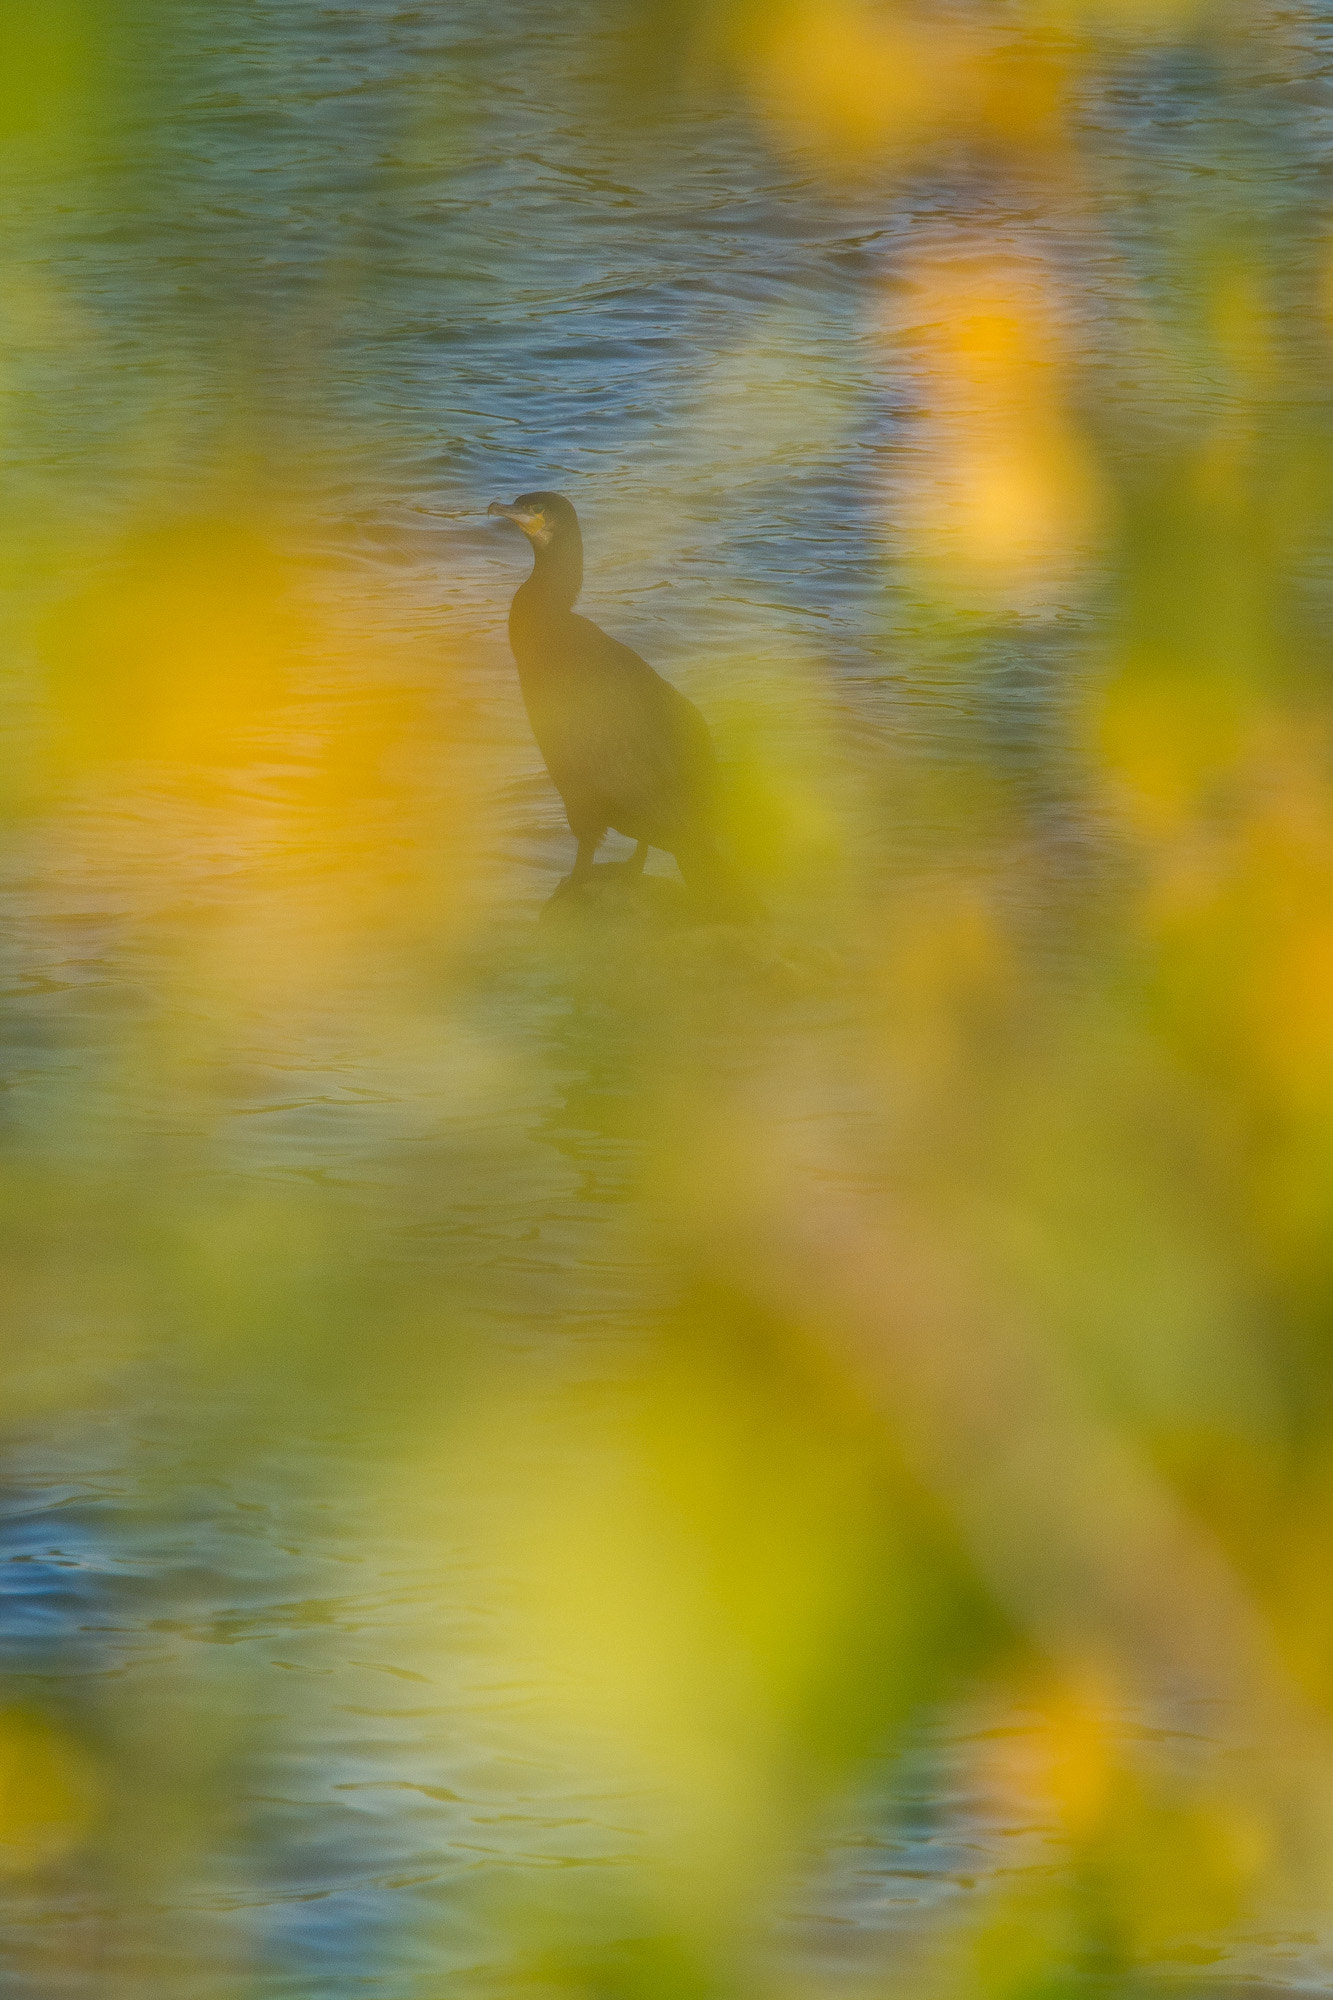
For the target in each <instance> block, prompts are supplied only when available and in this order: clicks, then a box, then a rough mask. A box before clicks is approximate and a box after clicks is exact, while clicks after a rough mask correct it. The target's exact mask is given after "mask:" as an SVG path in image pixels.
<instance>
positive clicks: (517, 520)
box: [486, 500, 541, 535]
mask: <svg viewBox="0 0 1333 2000" xmlns="http://www.w3.org/2000/svg"><path fill="white" fill-rule="evenodd" d="M486 512H487V513H488V514H494V515H495V517H496V519H497V520H500V521H512V522H513V523H514V525H515V527H518V528H522V530H523V532H524V534H525V535H528V534H531V532H532V530H533V529H534V528H536V527H539V526H540V525H541V515H540V514H522V513H520V512H519V510H518V508H517V507H507V506H506V505H505V503H504V501H503V500H492V502H491V504H490V506H489V507H488V508H487V509H486Z"/></svg>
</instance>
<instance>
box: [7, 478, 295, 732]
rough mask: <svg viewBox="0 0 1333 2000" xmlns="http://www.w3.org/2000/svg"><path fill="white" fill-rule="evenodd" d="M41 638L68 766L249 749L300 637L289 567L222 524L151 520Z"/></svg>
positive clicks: (282, 688)
mask: <svg viewBox="0 0 1333 2000" xmlns="http://www.w3.org/2000/svg"><path fill="white" fill-rule="evenodd" d="M92 568H93V574H92V576H91V578H90V579H89V580H88V581H86V582H85V583H84V584H83V585H82V586H81V588H79V589H78V590H77V591H75V592H74V593H73V594H72V595H71V596H70V597H68V598H67V599H66V600H65V601H64V602H63V603H62V604H60V605H58V606H57V608H56V610H55V611H54V612H53V614H52V615H51V617H50V618H49V619H48V621H47V625H46V629H45V632H44V634H43V642H44V643H43V650H44V653H45V657H46V662H47V669H48V676H49V685H50V691H51V702H52V710H53V716H54V718H55V720H56V722H57V726H58V739H57V740H58V745H59V750H60V753H61V754H62V756H63V757H64V758H65V759H68V760H72V761H74V762H76V763H80V764H86V763H102V762H104V761H107V760H119V759H124V758H131V759H139V758H147V759H162V758H165V759H170V760H176V759H187V760H191V761H203V762H212V761H218V760H224V761H225V760H227V759H229V758H233V757H236V756H245V755H246V754H247V753H252V752H253V749H254V745H255V736H256V732H257V731H259V730H260V729H262V727H263V726H264V724H265V723H266V722H269V721H271V719H272V717H273V714H274V712H275V710H276V709H277V708H278V707H279V706H280V704H281V702H282V700H283V698H284V696H285V694H286V692H287V687H288V680H289V675H290V671H291V663H292V657H293V654H294V652H295V650H296V648H297V646H298V645H299V643H300V641H301V639H302V637H303V636H304V622H303V620H302V618H301V616H300V613H299V611H298V609H297V605H296V601H295V595H294V591H293V587H292V576H291V571H290V566H289V564H288V563H287V562H286V560H285V559H284V557H283V555H282V554H281V552H280V551H279V550H278V549H277V548H276V547H275V546H274V545H273V543H271V542H270V541H268V540H267V539H266V538H265V537H264V536H263V535H262V534H260V533H259V532H257V531H256V530H255V529H253V528H251V527H249V526H247V525H244V524H243V523H242V522H241V521H239V520H238V519H236V518H232V517H227V516H223V517H200V518H197V519H194V520H189V521H184V522H179V523H173V524H170V525H165V526H164V525H155V526H152V527H148V528H146V529H144V530H143V531H142V532H140V533H138V534H136V535H133V536H131V537H130V538H128V539H127V540H126V541H125V542H124V543H122V544H121V546H120V547H119V548H116V549H113V550H111V551H109V552H107V553H106V554H105V556H104V557H103V558H102V559H101V560H100V561H98V562H96V563H94V564H93V565H92Z"/></svg>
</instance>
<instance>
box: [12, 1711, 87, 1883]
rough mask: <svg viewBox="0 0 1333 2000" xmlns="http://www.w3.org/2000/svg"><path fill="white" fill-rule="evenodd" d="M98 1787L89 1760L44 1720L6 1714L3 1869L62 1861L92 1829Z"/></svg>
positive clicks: (24, 1714)
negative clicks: (91, 1823)
mask: <svg viewBox="0 0 1333 2000" xmlns="http://www.w3.org/2000/svg"><path fill="white" fill-rule="evenodd" d="M95 1801H96V1786H95V1783H94V1780H93V1776H92V1772H91V1769H90V1766H89V1764H88V1762H87V1759H86V1758H85V1757H84V1755H83V1754H82V1753H81V1752H80V1751H79V1750H78V1749H77V1747H76V1746H75V1745H74V1744H73V1743H72V1742H71V1741H70V1739H69V1738H68V1737H66V1736H64V1735H62V1734H61V1732H60V1731H59V1730H57V1729H56V1728H55V1727H54V1726H53V1725H52V1724H51V1723H49V1722H47V1721H46V1720H45V1718H44V1717H42V1716H39V1715H34V1714H31V1713H29V1712H28V1711H26V1710H23V1709H11V1710H9V1711H8V1712H7V1713H0V1871H6V1872H9V1873H22V1872H25V1871H27V1870H29V1869H33V1868H40V1867H42V1866H44V1865H45V1864H46V1863H48V1862H51V1861H54V1860H58V1859H59V1857H60V1856H61V1855H62V1854H65V1853H67V1852H68V1851H69V1849H70V1848H72V1847H74V1846H76V1845H77V1844H78V1842H79V1841H80V1840H81V1839H82V1838H83V1836H84V1834H85V1833H86V1832H87V1830H88V1826H89V1823H90V1821H91V1818H92V1813H93V1808H94V1805H95Z"/></svg>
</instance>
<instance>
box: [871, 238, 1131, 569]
mask: <svg viewBox="0 0 1333 2000" xmlns="http://www.w3.org/2000/svg"><path fill="white" fill-rule="evenodd" d="M1057 303H1058V302H1057V301H1055V300H1053V299H1052V298H1051V297H1050V296H1049V291H1048V281H1047V280H1046V278H1045V275H1044V273H1042V272H1041V271H1040V270H1039V269H1038V268H1037V267H1036V265H1035V264H1034V265H1031V266H1029V265H1025V264H1024V263H1022V262H1021V261H1019V260H1010V261H993V260H988V259H976V260H965V259H959V258H954V257H950V256H948V255H947V254H943V253H940V254H936V253H932V252H931V251H930V250H926V251H925V252H923V253H922V254H921V255H919V256H918V258H917V260H916V262H915V264H914V265H913V267H912V268H911V270H910V271H909V272H908V274H907V277H906V280H905V282H904V284H903V286H902V289H901V291H900V292H899V293H898V294H897V296H896V299H895V303H894V308H893V311H892V313H891V314H890V318H889V323H888V326H887V328H886V333H887V338H888V344H889V357H890V366H891V367H892V368H893V369H894V371H895V373H896V374H897V375H899V377H900V378H906V379H907V380H908V381H910V382H911V383H912V385H913V387H914V389H915V390H916V392H917V399H918V411H917V414H916V416H915V417H914V419H913V422H912V432H913V435H912V439H911V445H912V449H911V451H910V453H905V454H904V455H903V456H902V458H901V459H899V461H898V462H897V465H896V466H895V468H894V490H893V493H892V496H891V498H890V501H889V513H890V518H891V521H892V531H893V536H894V540H895V543H896V544H897V545H898V546H899V547H900V548H901V549H902V551H903V553H904V555H905V556H906V557H907V558H908V560H909V561H911V562H913V563H914V564H916V565H917V566H918V567H919V568H920V570H921V572H922V574H923V578H924V579H925V580H926V581H927V583H928V584H929V586H930V587H931V588H932V589H933V590H936V591H940V592H942V593H944V594H945V595H948V596H961V597H964V598H976V597H979V598H981V599H982V600H983V601H994V602H1018V603H1021V602H1023V601H1024V600H1025V599H1027V598H1029V597H1031V596H1033V595H1034V594H1040V593H1041V592H1042V591H1043V590H1044V589H1046V588H1048V587H1050V586H1051V585H1052V584H1054V583H1056V582H1057V581H1064V580H1067V579H1068V578H1069V577H1070V576H1071V575H1076V574H1077V573H1078V571H1079V570H1080V568H1081V567H1082V565H1083V563H1084V562H1085V560H1086V559H1087V557H1088V556H1089V555H1090V554H1091V553H1092V551H1093V550H1094V549H1095V547H1096V545H1097V543H1098V540H1099V538H1100V535H1101V532H1102V529H1103V526H1104V520H1105V515H1106V501H1105V496H1104V493H1103V490H1102V485H1101V480H1100V476H1099V473H1098V471H1097V468H1096V464H1095V461H1094V458H1093V456H1092V453H1091V451H1090V449H1089V447H1088V445H1087V444H1086V442H1085V440H1084V439H1083V437H1082V435H1081V433H1080V430H1079V427H1078V425H1077V424H1076V422H1075V421H1074V419H1073V417H1072V415H1071V411H1070V391H1069V385H1068V375H1069V367H1068V361H1067V357H1066V354H1065V340H1064V337H1063V333H1062V329H1061V327H1060V324H1059V314H1058V312H1057Z"/></svg>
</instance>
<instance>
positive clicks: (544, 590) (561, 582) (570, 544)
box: [521, 536, 583, 611]
mask: <svg viewBox="0 0 1333 2000" xmlns="http://www.w3.org/2000/svg"><path fill="white" fill-rule="evenodd" d="M533 556H534V558H535V560H534V562H533V565H532V575H531V576H530V577H529V578H528V580H527V582H526V583H525V584H524V585H523V586H522V592H521V594H522V596H523V597H524V598H525V600H526V601H527V602H528V603H529V604H530V605H531V606H532V608H533V609H534V610H538V609H540V610H543V611H569V610H572V608H573V605H574V601H575V599H576V598H577V597H578V594H579V592H580V591H581V590H582V588H583V545H582V543H581V542H580V541H579V540H578V539H577V537H572V536H561V537H560V539H559V540H558V541H554V542H551V543H549V544H548V545H547V547H546V548H544V549H543V548H534V549H533Z"/></svg>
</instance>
